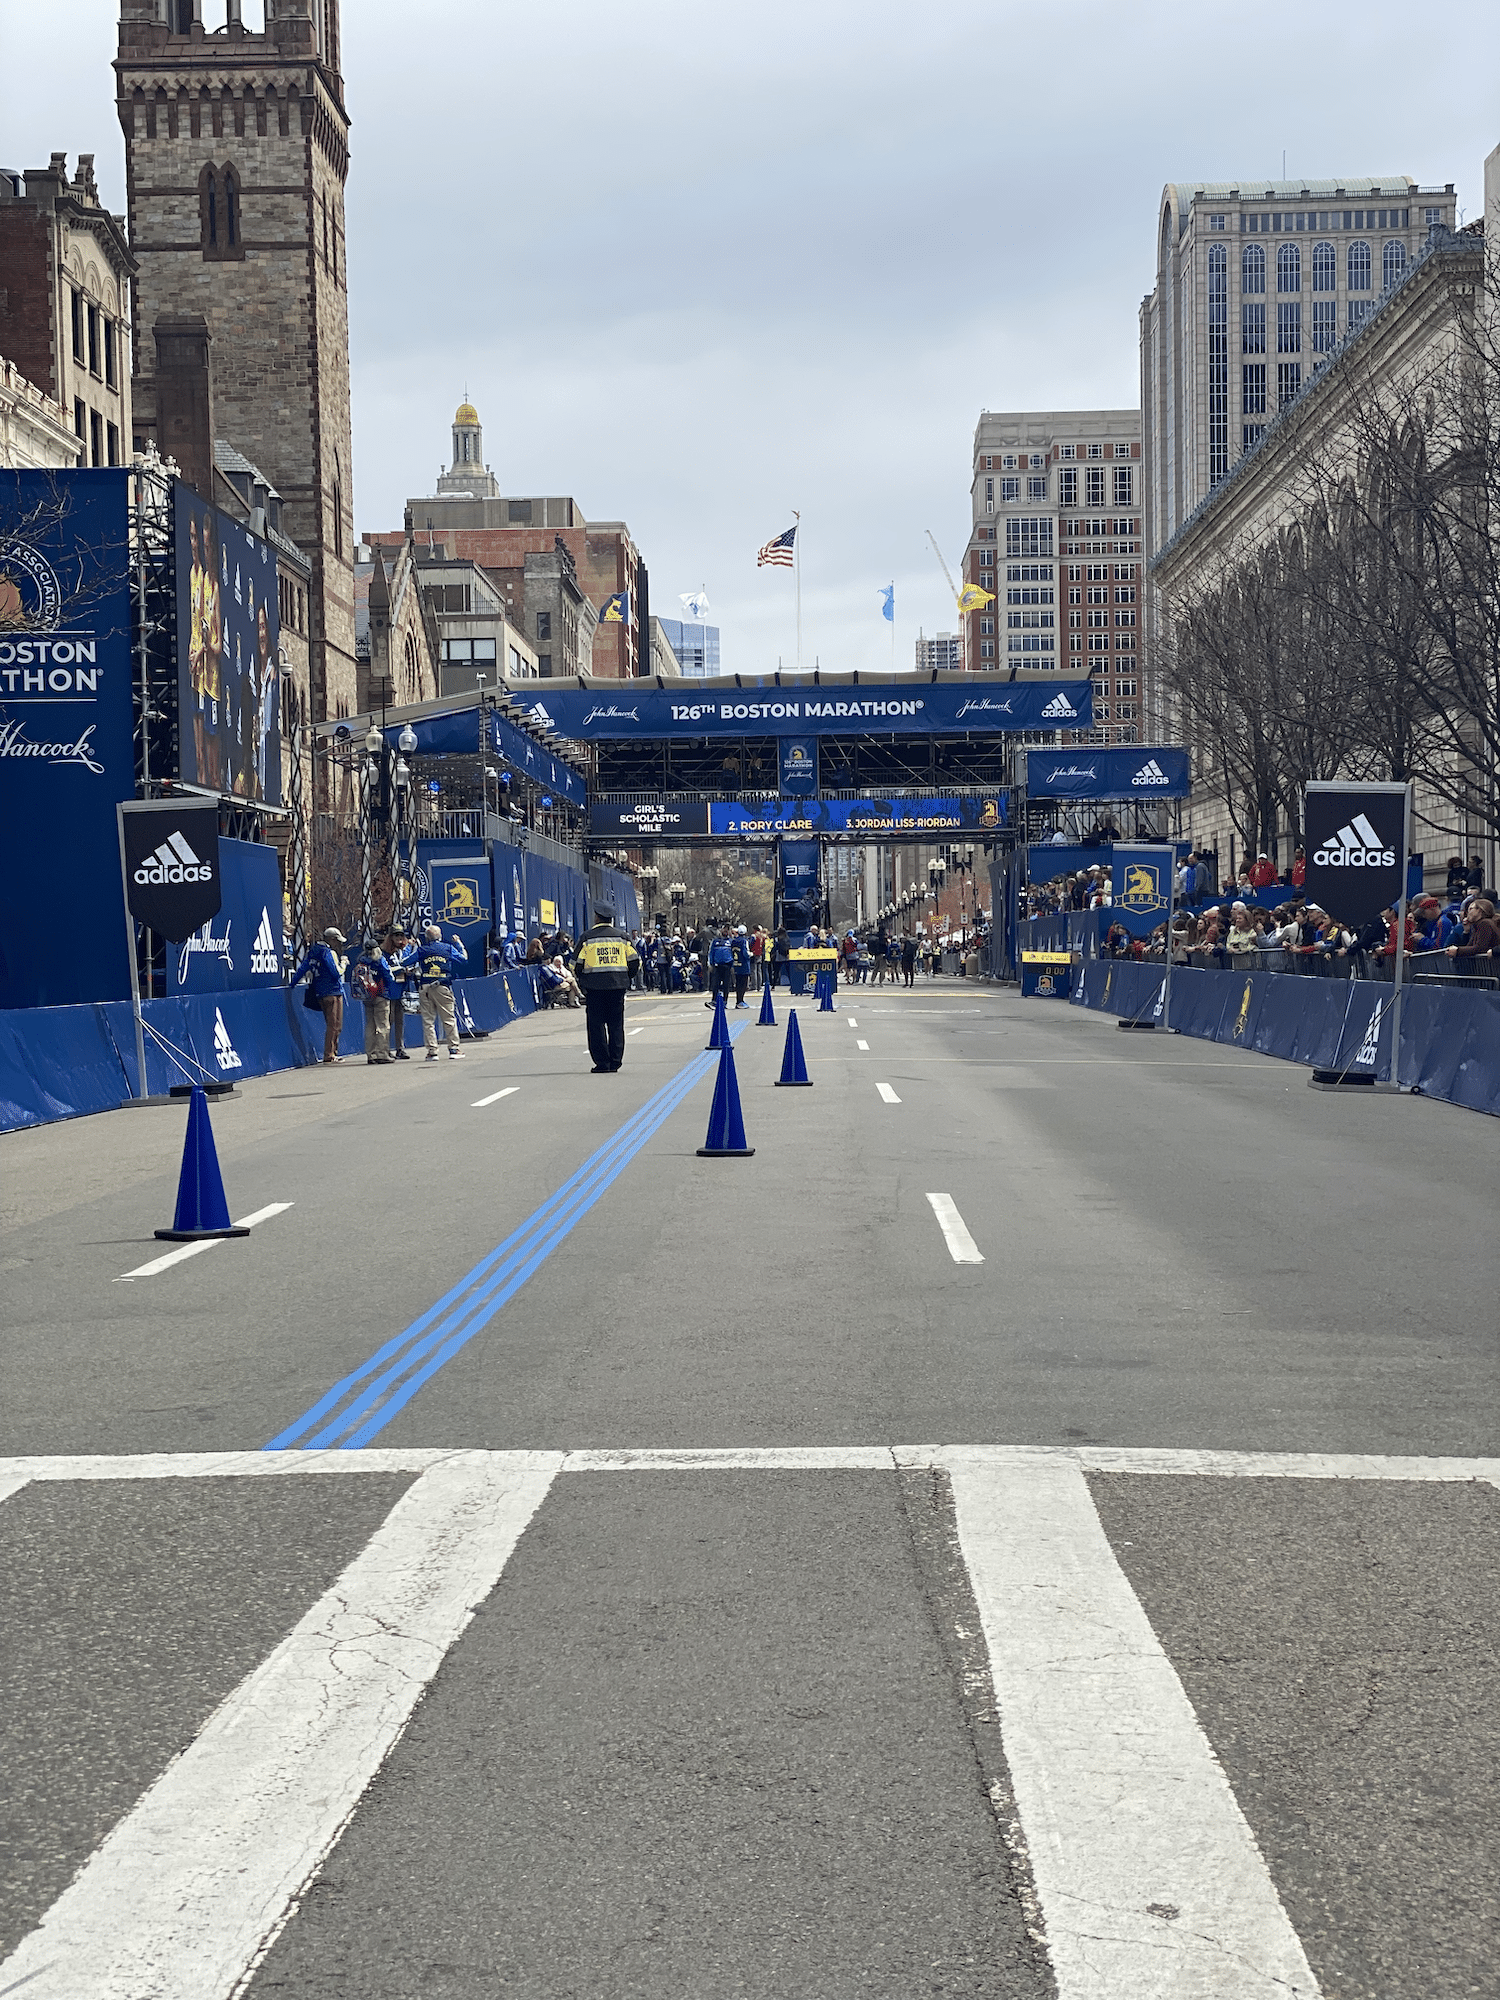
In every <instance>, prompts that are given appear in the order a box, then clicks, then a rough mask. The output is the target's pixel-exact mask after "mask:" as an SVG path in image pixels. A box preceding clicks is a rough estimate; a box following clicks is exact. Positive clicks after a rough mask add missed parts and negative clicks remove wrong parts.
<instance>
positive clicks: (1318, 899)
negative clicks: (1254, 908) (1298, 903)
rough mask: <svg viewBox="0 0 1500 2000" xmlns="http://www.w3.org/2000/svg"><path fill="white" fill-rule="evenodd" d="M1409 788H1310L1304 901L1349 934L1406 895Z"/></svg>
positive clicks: (1306, 807)
mask: <svg viewBox="0 0 1500 2000" xmlns="http://www.w3.org/2000/svg"><path fill="white" fill-rule="evenodd" d="M1408 802H1409V801H1408V788H1407V786H1405V785H1380V784H1352V783H1351V784H1344V783H1342V782H1334V783H1330V784H1312V785H1309V786H1308V787H1307V793H1306V799H1305V802H1304V808H1303V835H1302V844H1303V847H1304V849H1305V851H1306V855H1307V879H1306V881H1305V882H1304V884H1303V887H1304V890H1305V892H1306V895H1307V900H1308V902H1309V903H1311V904H1315V905H1316V906H1317V907H1318V908H1319V909H1320V910H1326V911H1327V912H1328V914H1329V916H1331V917H1333V918H1335V919H1336V920H1337V921H1338V922H1339V923H1341V924H1345V925H1347V926H1348V928H1349V929H1350V930H1356V931H1357V930H1359V929H1360V928H1361V927H1362V926H1363V925H1365V924H1367V923H1368V922H1369V921H1370V919H1371V918H1372V917H1378V916H1379V915H1380V912H1381V911H1382V910H1386V909H1394V908H1395V907H1396V905H1397V903H1398V902H1399V901H1400V899H1401V896H1402V895H1403V893H1404V891H1405V884H1406V861H1405V855H1406V849H1407V845H1408V841H1407V807H1408Z"/></svg>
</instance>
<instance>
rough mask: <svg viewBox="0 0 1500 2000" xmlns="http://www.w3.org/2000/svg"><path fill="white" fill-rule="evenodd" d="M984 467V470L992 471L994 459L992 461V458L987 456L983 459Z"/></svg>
mask: <svg viewBox="0 0 1500 2000" xmlns="http://www.w3.org/2000/svg"><path fill="white" fill-rule="evenodd" d="M984 469H985V471H986V472H993V471H994V469H995V461H994V459H992V458H987V459H986V460H985V461H984Z"/></svg>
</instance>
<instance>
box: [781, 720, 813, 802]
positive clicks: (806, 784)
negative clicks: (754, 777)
mask: <svg viewBox="0 0 1500 2000" xmlns="http://www.w3.org/2000/svg"><path fill="white" fill-rule="evenodd" d="M780 748H781V755H780V757H779V759H778V764H779V767H780V771H781V796H782V797H783V798H784V799H810V798H812V797H813V796H814V795H815V793H816V792H817V789H818V739H817V737H816V736H783V737H782V739H781V746H780Z"/></svg>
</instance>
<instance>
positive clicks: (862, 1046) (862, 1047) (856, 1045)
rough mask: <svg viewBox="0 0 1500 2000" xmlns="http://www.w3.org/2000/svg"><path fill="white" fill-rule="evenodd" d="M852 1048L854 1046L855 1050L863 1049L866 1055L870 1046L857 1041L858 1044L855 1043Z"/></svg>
mask: <svg viewBox="0 0 1500 2000" xmlns="http://www.w3.org/2000/svg"><path fill="white" fill-rule="evenodd" d="M854 1046H855V1047H856V1048H857V1049H864V1050H865V1051H866V1053H868V1052H869V1047H870V1044H869V1043H868V1042H865V1041H858V1042H856V1043H855V1044H854Z"/></svg>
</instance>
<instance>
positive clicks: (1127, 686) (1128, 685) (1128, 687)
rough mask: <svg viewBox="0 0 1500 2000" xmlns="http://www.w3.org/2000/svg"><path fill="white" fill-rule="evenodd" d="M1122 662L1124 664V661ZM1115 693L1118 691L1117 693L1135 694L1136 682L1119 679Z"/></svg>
mask: <svg viewBox="0 0 1500 2000" xmlns="http://www.w3.org/2000/svg"><path fill="white" fill-rule="evenodd" d="M1122 664H1123V663H1122ZM1115 693H1116V694H1128V695H1133V694H1134V693H1135V682H1134V681H1117V682H1116V683H1115Z"/></svg>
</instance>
